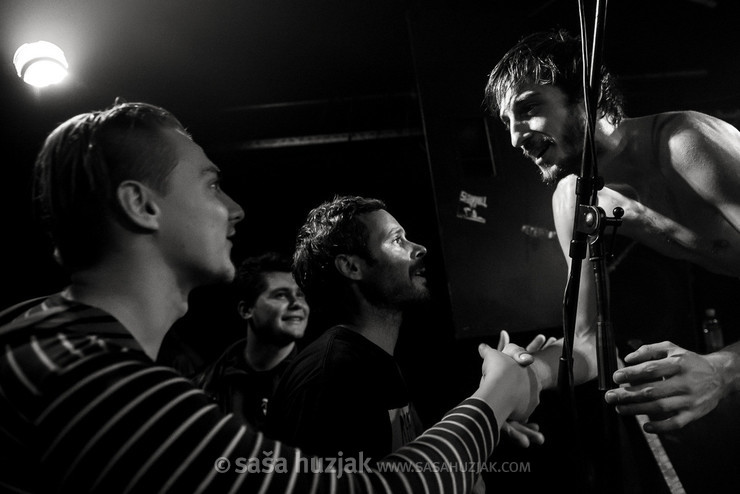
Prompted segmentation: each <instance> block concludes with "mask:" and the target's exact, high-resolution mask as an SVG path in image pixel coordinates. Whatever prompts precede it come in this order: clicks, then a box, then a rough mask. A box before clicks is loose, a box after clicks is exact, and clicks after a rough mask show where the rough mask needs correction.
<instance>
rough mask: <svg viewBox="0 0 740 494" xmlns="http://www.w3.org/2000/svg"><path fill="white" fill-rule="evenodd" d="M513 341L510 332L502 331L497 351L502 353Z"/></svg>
mask: <svg viewBox="0 0 740 494" xmlns="http://www.w3.org/2000/svg"><path fill="white" fill-rule="evenodd" d="M510 341H511V338H510V337H509V332H508V331H506V330H505V329H502V330H501V333H500V334H499V335H498V346H497V347H496V349H497V350H498V351H499V352H500V351H502V350H503V349H504V347H505V346H506V345H508V344H509V342H510Z"/></svg>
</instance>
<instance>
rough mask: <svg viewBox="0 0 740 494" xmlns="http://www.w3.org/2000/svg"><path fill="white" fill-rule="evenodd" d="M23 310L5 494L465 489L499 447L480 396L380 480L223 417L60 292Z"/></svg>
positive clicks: (12, 348)
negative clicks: (309, 455) (478, 466)
mask: <svg viewBox="0 0 740 494" xmlns="http://www.w3.org/2000/svg"><path fill="white" fill-rule="evenodd" d="M26 307H28V305H26V306H24V307H23V309H24V310H21V311H20V314H17V312H18V311H15V312H16V313H13V311H12V310H10V311H6V313H5V314H6V316H5V319H6V320H7V318H8V316H7V314H10V317H11V318H12V319H13V321H12V322H10V323H8V324H6V325H5V326H3V327H2V328H0V490H6V491H10V492H72V493H82V492H104V493H113V492H121V493H130V492H136V493H138V492H147V493H148V492H188V493H190V492H224V493H227V492H260V493H262V492H265V493H272V492H276V493H277V492H279V493H286V492H295V493H304V492H306V493H308V492H342V493H344V492H350V493H351V492H355V493H364V492H388V493H402V492H444V493H455V492H458V493H463V492H469V491H470V489H471V488H472V486H473V482H474V477H475V472H474V468H471V467H472V466H473V465H476V464H481V463H483V462H485V461H486V459H487V458H488V456H489V455H490V454H491V453H492V452H493V447H494V445H495V443H496V441H497V439H498V425H497V424H496V421H495V418H494V415H493V413H492V411H491V409H490V407H489V406H488V405H487V404H486V403H485V402H484V401H482V400H478V399H472V398H471V399H468V400H465V401H464V402H463V403H461V404H460V405H459V406H458V407H456V408H455V409H453V410H452V411H450V412H449V413H448V414H447V415H446V416H445V417H444V418H443V419H442V420H441V421H440V422H439V423H438V424H436V425H435V426H434V427H432V428H431V429H429V430H428V431H427V432H426V433H424V434H422V435H421V436H420V437H419V438H417V439H416V440H415V441H413V442H412V443H410V444H408V445H406V446H404V447H402V448H401V449H399V450H397V451H396V452H395V453H393V454H391V455H389V456H388V457H386V458H384V459H383V460H382V461H381V462H380V464H378V465H377V466H374V467H373V469H372V470H368V469H367V465H363V463H362V458H342V457H340V458H338V459H328V458H324V459H318V458H307V457H305V456H303V455H302V454H301V451H300V450H298V449H295V448H291V447H289V446H286V445H284V444H282V443H280V442H276V441H273V440H271V439H269V438H267V437H265V436H264V435H263V434H262V433H261V432H259V431H258V430H256V429H255V428H253V427H252V426H250V425H249V424H245V423H243V422H240V421H239V420H238V419H236V418H234V417H233V416H232V415H230V414H228V415H224V414H223V413H221V412H220V411H219V410H218V409H217V407H216V405H215V404H213V403H212V402H211V401H210V400H209V399H208V398H207V396H206V395H205V394H203V393H202V392H201V391H200V390H198V389H197V388H196V387H195V386H193V384H192V383H191V382H189V381H188V380H186V379H185V378H183V377H182V376H180V375H179V374H177V373H176V372H175V371H174V370H173V369H170V368H167V367H161V366H157V365H155V364H154V363H153V362H152V361H151V359H149V358H148V357H147V356H146V354H145V353H144V352H143V350H142V349H141V347H140V346H139V344H138V343H137V342H136V340H134V338H133V337H132V336H131V334H130V333H129V332H128V331H127V330H126V329H125V328H124V327H123V326H122V325H121V324H120V323H119V322H118V321H117V320H116V319H115V318H113V317H112V316H110V315H109V314H107V313H105V312H103V311H101V310H99V309H96V308H93V307H89V306H86V305H83V304H79V303H76V302H70V301H69V300H67V299H65V298H64V297H63V296H61V294H57V295H54V296H51V297H49V298H47V299H45V300H43V302H41V303H39V304H37V305H34V306H33V307H31V308H30V309H28V310H25V309H26ZM15 316H17V317H15ZM0 322H2V316H0ZM329 467H332V468H329ZM332 469H333V470H334V471H329V470H332ZM381 470H385V471H381Z"/></svg>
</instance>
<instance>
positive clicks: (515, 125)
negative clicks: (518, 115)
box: [509, 121, 529, 148]
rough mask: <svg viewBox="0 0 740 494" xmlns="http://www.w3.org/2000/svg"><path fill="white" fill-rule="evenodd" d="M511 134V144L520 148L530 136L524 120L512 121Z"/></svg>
mask: <svg viewBox="0 0 740 494" xmlns="http://www.w3.org/2000/svg"><path fill="white" fill-rule="evenodd" d="M509 135H510V136H511V145H512V146H513V147H514V148H520V147H522V145H523V144H524V142H525V141H526V140H527V139H528V138H529V128H528V127H527V126H526V125H525V124H524V123H523V122H518V121H512V122H511V123H510V125H509Z"/></svg>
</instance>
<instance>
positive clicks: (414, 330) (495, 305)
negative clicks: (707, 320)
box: [0, 0, 740, 490]
mask: <svg viewBox="0 0 740 494" xmlns="http://www.w3.org/2000/svg"><path fill="white" fill-rule="evenodd" d="M586 3H588V4H590V3H592V2H586ZM577 6H578V4H577V2H576V1H575V0H567V1H566V0H538V1H535V0H517V1H507V2H503V1H489V2H474V1H465V0H462V1H455V2H453V1H428V2H421V1H410V0H409V1H402V0H376V1H373V2H360V1H355V0H320V1H313V2H305V1H298V0H285V1H281V0H270V1H267V0H249V1H241V0H228V1H227V0H214V1H212V2H202V1H191V0H177V1H175V0H158V1H156V2H154V1H150V0H146V1H145V0H126V1H115V2H114V1H111V0H97V1H93V0H85V1H82V0H78V1H74V0H65V1H51V0H47V1H39V0H3V1H2V3H0V58H1V59H2V60H3V62H2V64H0V67H1V68H0V112H1V113H0V125H1V127H0V146H1V147H0V149H2V152H3V158H2V167H3V169H2V171H3V175H2V176H3V181H2V194H0V201H2V202H1V203H0V207H1V208H2V218H3V242H2V251H1V253H2V257H0V270H1V271H0V279H2V284H3V290H2V296H1V297H0V302H2V304H1V305H3V306H6V305H10V304H12V303H15V302H17V301H20V300H23V299H25V298H29V297H32V296H39V295H43V294H45V293H49V292H53V291H56V290H58V289H59V288H60V287H62V286H64V283H65V276H64V273H62V272H61V270H60V269H59V268H58V267H57V266H56V265H55V264H54V262H53V260H52V259H51V256H50V252H51V249H50V247H49V245H48V244H47V243H46V241H45V239H44V236H43V235H42V234H41V233H40V232H38V230H37V229H36V228H35V226H34V224H33V222H32V218H31V217H30V211H29V210H30V208H29V195H30V193H29V181H30V169H31V165H32V162H33V159H34V156H35V153H36V152H37V151H38V149H39V147H40V145H41V143H42V142H43V139H44V137H45V136H46V134H48V132H49V131H50V130H52V129H53V128H54V127H55V126H56V125H57V124H58V123H60V122H61V121H63V120H65V119H67V118H69V117H70V116H72V115H75V114H77V113H80V112H83V111H89V110H93V109H100V108H103V107H106V106H108V105H110V104H112V103H113V100H114V99H115V97H117V96H120V97H123V98H125V99H127V100H128V101H146V102H149V103H154V104H157V105H160V106H163V107H165V108H167V109H168V110H170V111H172V112H173V113H174V114H175V115H176V116H178V118H179V119H180V120H181V121H182V122H183V123H184V124H185V125H186V126H187V127H188V129H189V130H190V131H191V133H192V135H193V136H194V139H195V140H196V142H198V143H200V144H201V145H202V146H203V147H204V148H205V150H206V152H207V153H208V154H209V156H210V157H211V158H212V159H213V161H215V162H216V163H217V164H218V165H219V166H221V168H222V169H223V171H224V175H225V189H226V190H227V192H229V194H230V195H232V197H234V199H236V200H237V201H238V202H239V203H240V204H241V205H242V206H243V207H244V209H245V212H246V219H245V220H244V221H243V222H242V223H241V224H240V226H239V227H238V229H237V231H238V233H237V238H236V244H235V247H234V252H233V253H234V259H235V260H236V261H239V260H240V259H243V258H244V257H246V256H250V255H255V254H259V253H261V252H263V251H265V250H277V251H281V252H284V253H286V254H289V253H290V252H291V251H292V248H293V242H294V238H295V233H296V231H297V229H298V227H299V226H300V224H301V223H302V221H303V219H304V218H305V215H306V213H307V212H308V211H309V210H310V209H311V208H312V207H314V206H316V205H318V204H319V203H320V202H322V201H324V200H327V199H330V198H331V197H332V196H333V195H334V194H358V195H366V196H374V197H379V198H382V199H384V200H386V201H387V203H388V205H389V209H390V210H391V212H392V213H393V214H394V215H395V216H396V217H397V219H398V220H399V221H400V222H401V224H403V225H404V227H405V228H406V230H407V232H408V234H409V237H410V238H411V239H412V240H414V241H416V242H419V243H422V244H424V245H426V246H427V247H428V249H429V255H428V265H429V276H430V283H431V285H432V288H433V292H434V303H433V304H432V305H431V306H430V307H427V308H425V309H424V310H419V311H415V312H413V313H411V314H409V317H408V318H407V320H406V323H405V326H404V330H403V333H402V337H401V341H400V342H399V348H398V356H399V360H400V361H401V363H402V365H403V367H404V369H405V372H406V376H407V378H408V380H409V384H410V387H411V388H412V390H413V392H414V398H415V400H416V402H417V405H418V407H419V409H420V411H421V413H422V417H423V418H424V419H425V420H427V421H429V422H431V421H433V420H434V419H436V418H438V417H439V415H440V414H441V413H443V412H444V410H446V409H448V408H449V407H451V406H452V405H454V404H455V403H456V402H457V400H459V399H460V398H462V397H464V396H466V395H468V394H469V393H470V392H471V391H472V390H473V389H475V387H476V385H477V379H478V376H479V374H478V373H479V365H480V360H479V358H478V356H477V352H476V350H475V346H476V345H477V343H478V342H480V341H489V342H492V343H494V342H495V341H496V338H497V336H498V333H499V331H500V330H501V329H508V330H510V331H512V332H513V333H515V335H516V336H515V340H516V341H518V342H520V343H524V342H526V341H528V339H529V338H530V337H531V336H532V335H534V334H536V333H537V332H544V333H546V334H553V335H558V334H560V329H559V325H560V304H561V296H562V290H563V287H564V281H565V275H566V273H565V261H564V259H563V258H562V254H561V253H560V250H559V248H558V246H557V242H556V240H555V239H550V240H548V239H545V238H535V237H532V236H527V235H524V234H523V233H522V226H533V227H537V228H542V229H544V230H545V231H548V230H553V229H554V228H553V224H552V219H551V212H550V202H549V201H550V194H551V191H550V190H549V189H547V188H546V187H545V186H544V185H541V184H540V183H539V182H538V178H537V173H536V171H535V169H534V167H533V166H532V165H531V163H528V162H525V160H524V159H523V158H522V157H521V156H519V155H518V153H517V152H516V151H514V150H513V149H511V147H510V145H509V138H508V135H507V134H506V133H505V132H504V130H503V127H502V126H501V125H500V124H499V123H498V122H497V121H496V120H495V119H492V118H490V117H489V116H487V115H486V113H485V111H484V109H483V107H482V99H483V88H484V86H485V83H486V80H487V74H488V73H489V72H490V70H491V69H492V67H493V65H494V64H495V62H496V61H497V60H498V58H499V57H500V56H501V55H502V54H503V53H504V52H505V51H506V50H507V49H508V48H509V47H510V46H511V45H512V44H513V43H514V42H515V41H517V40H518V39H519V38H520V37H522V36H523V35H525V34H528V33H530V32H532V31H535V30H539V29H544V28H551V27H565V28H569V29H571V30H573V31H577V29H578V25H579V23H578V8H577ZM737 14H738V6H737V2H736V1H735V0H650V1H645V0H623V1H619V2H611V5H610V6H609V10H608V14H607V29H606V45H605V53H604V61H605V62H606V63H607V64H608V65H609V67H610V68H611V69H612V71H613V72H614V73H615V74H616V75H617V76H618V77H619V79H620V80H621V82H622V86H623V90H624V92H625V97H626V102H627V106H626V109H627V113H628V114H629V115H631V116H638V115H644V114H649V113H653V112H658V111H670V110H681V109H693V110H700V111H704V112H707V113H710V114H713V115H717V116H720V117H722V118H725V119H726V120H728V121H730V122H731V123H733V124H735V125H737V124H738V123H739V122H740V89H738V87H740V86H739V83H740V73H738V66H739V65H740V64H739V62H740V55H738V49H739V48H740V35H739V34H738V29H737V28H736V25H735V24H736V22H737V20H738V18H739V17H738V16H737ZM590 19H591V17H589V24H590V22H591V21H590ZM37 39H45V40H48V41H52V42H55V43H57V44H58V45H60V46H61V47H62V48H63V49H64V50H65V52H66V55H67V59H68V61H69V63H70V72H71V74H70V77H69V78H68V80H67V81H66V82H65V83H64V84H62V85H60V86H57V87H51V88H47V89H44V90H36V89H33V88H31V87H30V86H26V85H25V84H24V83H23V82H22V81H20V79H18V77H17V76H16V74H15V69H14V68H13V66H12V63H11V61H12V56H13V53H14V51H15V49H16V48H17V47H18V46H20V45H21V44H22V43H24V42H29V41H35V40H37ZM461 190H464V191H466V192H468V193H471V194H474V195H479V196H484V197H486V198H487V207H486V208H483V209H479V213H480V214H481V216H482V217H483V218H484V219H485V220H486V221H485V223H478V222H471V221H469V220H465V219H460V218H458V217H457V215H456V212H457V208H458V206H459V204H458V198H459V193H460V191H461ZM617 253H618V254H620V253H624V256H623V257H618V260H617V261H615V262H614V263H613V265H612V268H613V272H612V297H613V317H614V322H615V326H616V331H617V340H618V343H619V345H620V347H621V348H626V347H628V346H629V345H630V344H632V345H635V344H639V342H650V341H660V340H663V339H668V338H670V339H672V340H674V341H676V342H678V343H680V344H682V345H684V346H686V347H688V348H692V349H696V350H701V341H700V340H699V339H698V325H699V317H700V314H701V312H702V311H703V310H704V309H705V308H706V307H710V306H712V307H716V308H717V310H718V314H719V317H720V319H721V320H722V322H723V323H724V324H725V328H726V332H727V335H726V339H728V340H731V339H736V338H735V330H734V328H737V327H740V316H739V315H738V309H737V305H738V304H737V303H736V302H735V301H736V300H737V294H738V291H737V286H736V282H735V280H729V279H726V278H722V277H717V276H714V275H711V274H709V273H706V272H704V271H702V270H699V269H696V268H695V267H692V266H689V265H687V264H685V263H681V262H676V261H671V260H667V259H664V258H662V257H661V256H658V255H656V254H655V253H653V252H650V251H648V250H646V249H643V248H641V247H633V246H631V245H630V244H629V243H628V242H626V241H622V240H620V241H619V242H618V252H617ZM321 329H323V328H322V327H321V320H320V318H318V317H317V318H315V320H312V324H311V326H310V330H309V335H308V337H307V338H306V340H309V339H310V338H311V337H312V336H313V335H315V334H316V333H317V332H319V331H320V330H321ZM242 334H243V329H242V328H241V327H239V325H238V324H237V321H236V318H235V312H234V311H233V304H232V303H231V301H230V299H229V293H228V289H227V287H211V288H207V289H202V290H198V291H196V292H194V294H193V296H192V300H191V313H190V314H189V315H188V316H186V318H184V319H183V320H181V321H180V322H179V323H178V324H177V325H176V327H175V329H174V330H173V331H172V332H171V333H170V335H169V339H168V346H167V347H166V348H167V351H168V352H169V353H167V354H166V355H163V359H164V360H168V359H169V360H170V361H171V359H172V355H173V354H174V353H177V352H182V351H186V350H187V349H188V348H189V349H190V350H191V351H193V353H192V355H191V357H192V358H194V359H195V360H194V362H195V365H200V364H202V363H203V362H205V361H207V360H208V359H210V358H213V357H214V356H215V355H217V354H218V352H219V351H220V350H221V349H222V348H224V346H225V345H226V344H228V343H229V342H230V341H233V340H234V339H236V338H239V337H241V336H242ZM182 345H186V346H185V347H183V346H182ZM193 348H194V349H197V350H193ZM552 427H553V429H550V430H548V431H546V432H549V433H552V434H554V433H555V429H557V428H558V425H557V424H553V425H552ZM550 437H555V436H552V435H551V436H550ZM555 444H558V443H557V442H555ZM556 447H557V446H555V447H554V448H556ZM503 451H504V453H502V454H504V455H507V454H513V453H510V452H508V451H507V449H506V447H504V449H503ZM543 451H544V452H545V453H546V454H545V456H543V457H539V456H537V454H538V453H537V452H534V453H532V452H529V453H527V454H531V455H534V456H532V457H527V459H529V458H534V460H533V461H535V463H534V464H533V471H534V473H537V472H538V471H546V472H548V473H552V472H554V471H557V469H556V468H555V467H554V466H553V465H555V463H553V462H552V461H551V460H552V457H550V456H547V454H551V453H552V451H553V449H550V450H548V449H547V448H544V450H543ZM504 458H507V457H506V456H504ZM543 458H544V459H543ZM557 472H558V473H560V472H559V471H557ZM513 477H516V478H515V479H513V478H512V479H511V482H516V483H522V482H523V480H522V478H523V477H518V476H513ZM532 477H533V476H527V478H528V479H530V481H531V478H532ZM543 478H544V476H543ZM549 480H551V479H550V478H549V477H548V481H549ZM495 482H499V483H500V482H503V479H501V478H500V476H499V477H497V478H496V479H495ZM523 485H525V484H523ZM645 485H647V486H649V485H650V484H649V483H647V484H645ZM647 489H648V488H647V487H646V490H647Z"/></svg>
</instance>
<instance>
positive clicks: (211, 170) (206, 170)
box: [200, 165, 221, 178]
mask: <svg viewBox="0 0 740 494" xmlns="http://www.w3.org/2000/svg"><path fill="white" fill-rule="evenodd" d="M200 174H201V175H209V174H213V175H216V176H217V177H219V178H221V169H220V168H219V167H217V166H216V165H208V166H205V167H203V169H202V170H201V171H200Z"/></svg>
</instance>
